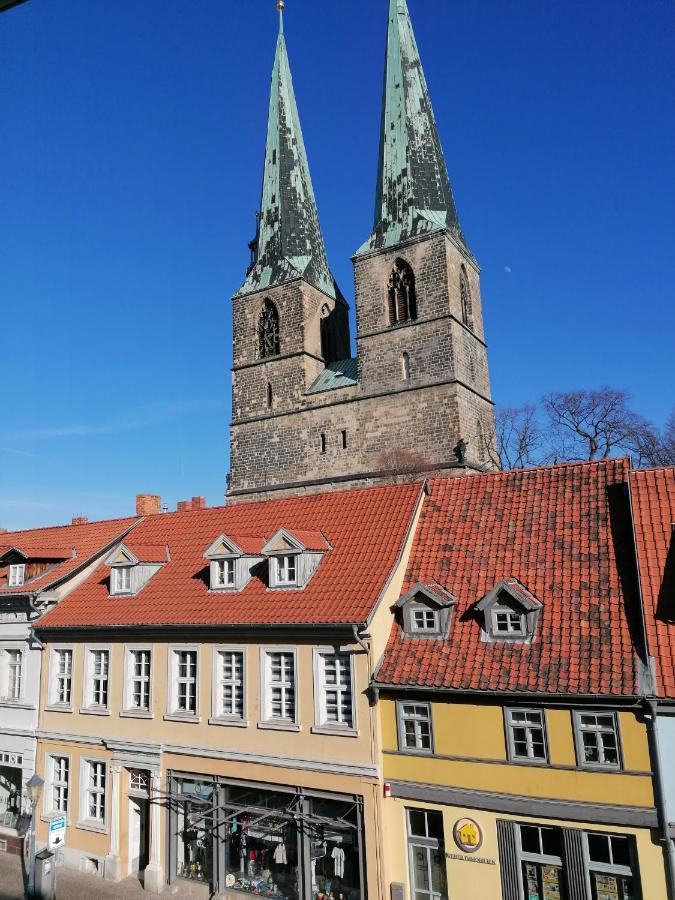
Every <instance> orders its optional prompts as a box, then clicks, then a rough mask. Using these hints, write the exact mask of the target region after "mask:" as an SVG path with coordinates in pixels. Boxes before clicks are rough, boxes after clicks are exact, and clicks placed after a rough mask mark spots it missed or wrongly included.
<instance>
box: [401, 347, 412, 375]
mask: <svg viewBox="0 0 675 900" xmlns="http://www.w3.org/2000/svg"><path fill="white" fill-rule="evenodd" d="M401 374H402V376H403V380H404V381H410V357H409V356H408V354H407V353H403V355H402V356H401Z"/></svg>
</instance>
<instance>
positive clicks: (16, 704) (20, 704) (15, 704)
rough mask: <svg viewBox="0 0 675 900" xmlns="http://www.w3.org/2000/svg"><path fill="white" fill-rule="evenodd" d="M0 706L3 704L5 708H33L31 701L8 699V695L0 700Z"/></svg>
mask: <svg viewBox="0 0 675 900" xmlns="http://www.w3.org/2000/svg"><path fill="white" fill-rule="evenodd" d="M0 706H4V707H6V708H7V709H35V706H34V705H33V704H32V703H26V702H25V701H24V700H10V699H9V698H8V697H3V698H2V700H0Z"/></svg>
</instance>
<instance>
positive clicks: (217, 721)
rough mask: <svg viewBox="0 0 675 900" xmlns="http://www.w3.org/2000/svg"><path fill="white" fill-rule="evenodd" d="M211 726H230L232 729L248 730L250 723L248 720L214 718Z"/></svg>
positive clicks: (210, 721)
mask: <svg viewBox="0 0 675 900" xmlns="http://www.w3.org/2000/svg"><path fill="white" fill-rule="evenodd" d="M209 725H226V726H227V725H229V726H230V727H232V728H248V726H249V723H248V721H247V720H246V719H227V718H225V716H212V717H211V718H210V719H209Z"/></svg>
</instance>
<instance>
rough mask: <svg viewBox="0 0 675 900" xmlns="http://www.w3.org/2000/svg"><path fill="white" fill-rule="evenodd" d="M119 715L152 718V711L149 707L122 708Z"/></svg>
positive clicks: (125, 717) (132, 717)
mask: <svg viewBox="0 0 675 900" xmlns="http://www.w3.org/2000/svg"><path fill="white" fill-rule="evenodd" d="M119 715H120V716H122V718H123V719H152V713H151V712H150V710H148V709H121V710H120V711H119Z"/></svg>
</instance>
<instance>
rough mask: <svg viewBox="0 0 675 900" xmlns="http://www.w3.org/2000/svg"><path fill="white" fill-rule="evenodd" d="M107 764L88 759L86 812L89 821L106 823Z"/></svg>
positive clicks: (85, 788)
mask: <svg viewBox="0 0 675 900" xmlns="http://www.w3.org/2000/svg"><path fill="white" fill-rule="evenodd" d="M105 783H106V767H105V762H102V761H100V760H93V759H88V760H86V761H85V772H84V812H85V816H86V818H88V819H94V820H95V821H97V822H105Z"/></svg>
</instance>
